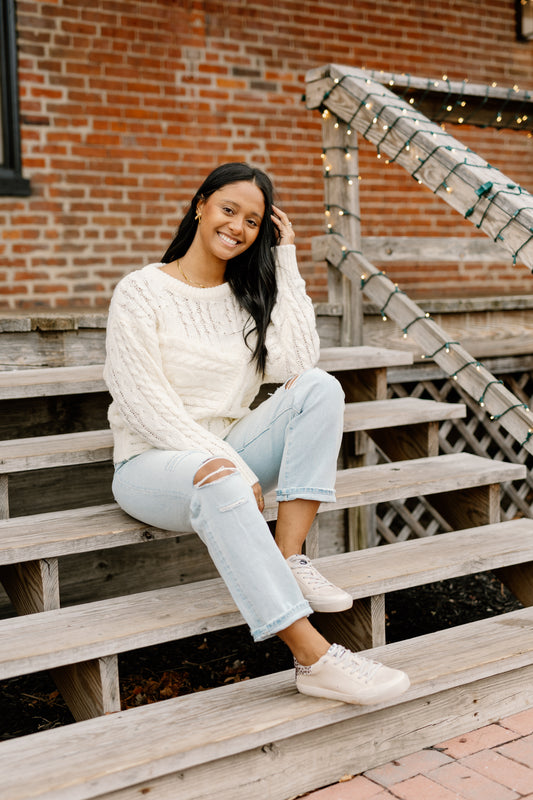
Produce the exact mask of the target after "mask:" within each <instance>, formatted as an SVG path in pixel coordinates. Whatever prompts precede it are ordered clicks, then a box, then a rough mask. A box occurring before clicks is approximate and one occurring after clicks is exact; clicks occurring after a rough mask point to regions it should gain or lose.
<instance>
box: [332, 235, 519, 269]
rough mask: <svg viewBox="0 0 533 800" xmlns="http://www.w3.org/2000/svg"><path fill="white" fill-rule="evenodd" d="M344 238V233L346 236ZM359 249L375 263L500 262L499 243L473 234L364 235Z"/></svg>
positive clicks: (505, 257) (505, 256)
mask: <svg viewBox="0 0 533 800" xmlns="http://www.w3.org/2000/svg"><path fill="white" fill-rule="evenodd" d="M346 238H347V237H346ZM362 251H363V255H364V256H365V258H368V260H369V261H372V262H373V263H374V264H379V265H380V266H386V265H387V264H415V263H422V264H455V263H459V264H471V263H474V264H486V265H491V264H492V265H493V264H502V263H505V262H508V261H509V260H510V256H509V255H508V254H507V253H504V252H502V249H501V247H498V245H497V244H495V243H494V242H491V241H490V240H489V239H485V238H481V237H480V236H476V237H473V238H470V237H467V236H363V238H362Z"/></svg>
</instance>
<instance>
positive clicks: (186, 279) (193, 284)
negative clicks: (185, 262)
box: [176, 258, 209, 289]
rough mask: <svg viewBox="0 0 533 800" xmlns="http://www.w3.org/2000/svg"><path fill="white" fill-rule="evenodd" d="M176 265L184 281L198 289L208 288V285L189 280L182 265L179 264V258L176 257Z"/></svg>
mask: <svg viewBox="0 0 533 800" xmlns="http://www.w3.org/2000/svg"><path fill="white" fill-rule="evenodd" d="M176 266H177V267H178V270H179V272H181V274H182V276H183V277H184V278H185V281H186V282H187V283H188V284H189V285H190V286H196V287H197V288H198V289H208V288H209V287H208V286H204V285H203V284H202V283H194V282H193V281H191V279H190V278H189V276H188V275H186V274H185V272H184V271H183V267H182V266H181V264H180V260H179V258H177V259H176Z"/></svg>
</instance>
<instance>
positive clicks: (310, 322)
mask: <svg viewBox="0 0 533 800" xmlns="http://www.w3.org/2000/svg"><path fill="white" fill-rule="evenodd" d="M272 196H273V190H272V184H271V182H270V179H269V178H268V177H267V175H265V173H263V172H262V171H260V170H258V169H254V168H252V167H250V166H248V165H247V164H240V163H230V164H224V165H222V166H220V167H218V168H217V169H215V170H214V171H213V172H212V173H211V174H210V175H209V176H208V177H207V178H206V180H205V181H204V183H203V184H202V186H201V187H200V188H199V190H198V192H197V193H196V194H195V196H194V197H193V199H192V202H191V205H190V208H189V211H188V212H187V214H186V215H185V217H184V219H183V221H182V223H181V225H180V227H179V230H178V233H177V235H176V237H175V239H174V241H173V242H172V244H171V245H170V247H169V248H168V250H167V252H166V253H165V255H164V256H163V259H162V261H161V262H160V263H156V264H149V265H148V266H146V267H144V268H143V269H140V270H137V271H134V272H132V273H130V274H129V275H127V276H126V277H125V278H123V279H122V280H121V281H120V283H119V284H118V286H117V287H116V289H115V292H114V295H113V299H112V302H111V307H110V311H109V320H108V332H107V359H106V365H105V379H106V382H107V385H108V387H109V390H110V392H111V395H112V398H113V402H112V404H111V406H110V409H109V420H110V424H111V428H112V430H113V435H114V444H115V456H114V460H115V464H116V470H115V477H114V481H113V492H114V495H115V498H116V500H117V502H118V503H119V505H120V506H121V507H122V508H123V509H124V510H125V511H127V512H128V513H129V514H131V515H132V516H133V517H136V518H137V519H140V520H142V521H143V522H146V523H147V524H150V525H156V526H158V527H161V528H164V529H166V530H173V531H195V532H196V533H197V534H198V535H199V536H200V538H201V539H202V541H203V542H204V543H205V544H206V546H207V548H208V550H209V553H210V556H211V558H212V559H213V562H214V563H215V565H216V567H217V569H218V571H219V573H220V575H221V576H222V578H223V579H224V581H225V583H226V585H227V587H228V589H229V591H230V592H231V594H232V597H233V598H234V600H235V603H236V605H237V607H238V608H239V610H240V611H241V613H242V615H243V617H244V619H245V621H246V622H247V623H248V625H249V627H250V630H251V633H252V636H253V637H254V639H255V640H256V641H260V640H262V639H265V638H267V637H270V636H272V635H274V634H277V635H278V636H279V637H280V638H281V639H282V640H283V641H284V642H285V643H286V644H287V645H288V646H289V648H290V650H291V651H292V653H293V655H294V658H295V664H296V686H297V688H298V689H299V691H301V692H304V693H306V694H311V695H316V696H322V697H330V698H335V699H340V700H344V701H346V702H349V703H374V702H381V701H384V700H387V699H389V698H391V697H394V696H396V695H397V694H400V693H401V692H403V691H405V689H406V688H407V687H408V685H409V680H408V678H407V675H405V673H403V672H401V671H399V670H394V669H390V668H388V667H385V666H383V665H381V664H379V663H377V662H373V661H369V660H368V659H364V658H362V657H360V656H358V655H356V654H355V653H351V652H350V651H348V650H345V649H344V648H342V647H341V646H339V645H335V644H334V645H330V643H329V642H328V641H326V639H324V637H323V636H322V635H321V634H320V633H319V632H318V631H317V630H316V629H315V628H314V627H313V626H312V625H311V623H310V622H309V620H308V616H309V615H310V614H311V613H312V611H313V610H315V611H341V610H344V609H346V608H349V607H350V606H351V605H352V598H351V596H350V595H349V594H347V593H346V592H344V591H343V590H341V589H339V588H338V587H336V586H334V585H333V584H331V583H330V582H329V581H327V580H326V579H325V578H324V577H323V576H322V575H320V573H319V572H318V571H317V570H316V569H315V568H314V567H313V565H312V564H311V562H310V561H309V559H308V558H307V557H306V556H303V555H302V545H303V542H304V540H305V537H306V535H307V533H308V532H309V529H310V526H311V524H312V522H313V519H314V517H315V514H316V512H317V509H318V506H319V505H320V503H321V502H322V501H326V502H327V501H332V500H334V499H335V491H334V485H335V473H336V464H337V455H338V450H339V445H340V441H341V436H342V419H343V402H344V396H343V393H342V390H341V388H340V385H339V384H338V382H337V381H336V380H335V379H334V378H333V377H332V376H330V375H328V374H327V373H325V372H323V371H322V370H319V369H317V368H316V366H315V365H316V363H317V360H318V355H319V340H318V335H317V332H316V328H315V316H314V310H313V306H312V303H311V301H310V299H309V298H308V297H307V295H306V293H305V284H304V281H303V280H302V278H301V277H300V274H299V272H298V267H297V263H296V257H295V249H294V245H293V242H294V233H293V230H292V226H291V223H290V222H289V220H288V218H287V215H286V214H285V213H284V212H283V211H282V210H281V209H280V208H278V207H277V206H275V205H273V202H272ZM263 382H267V383H278V384H281V386H280V388H279V389H277V391H276V392H275V393H274V394H273V395H271V396H270V397H269V398H268V399H267V400H265V401H264V402H263V403H261V404H260V405H259V406H258V407H257V408H255V409H253V410H250V405H251V404H252V401H253V400H254V398H255V396H256V395H257V392H258V390H259V388H260V386H261V384H262V383H263ZM274 487H275V488H276V491H277V500H278V502H279V508H278V518H277V523H276V530H275V538H274V537H273V536H272V534H271V532H270V529H269V527H268V526H267V524H266V522H265V520H264V518H263V515H262V513H261V512H262V511H263V509H264V500H263V492H264V491H267V490H269V489H272V488H274Z"/></svg>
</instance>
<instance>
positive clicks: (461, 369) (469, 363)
mask: <svg viewBox="0 0 533 800" xmlns="http://www.w3.org/2000/svg"><path fill="white" fill-rule="evenodd" d="M470 366H475V368H476V369H477V370H478V371H479V370H480V369H481V367H482V366H483V365H482V364H481V362H479V361H467V362H466V363H465V364H463V365H462V366H461V367H459V369H456V370H455V372H454V373H453V374H452V375H450V378H453V380H454V381H456V380H457V376H458V375H459V373H460V372H462V371H463V370H464V369H466V368H467V367H470Z"/></svg>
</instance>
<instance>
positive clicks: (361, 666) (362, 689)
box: [294, 644, 410, 706]
mask: <svg viewBox="0 0 533 800" xmlns="http://www.w3.org/2000/svg"><path fill="white" fill-rule="evenodd" d="M294 665H295V667H296V688H297V689H298V691H299V692H301V693H302V694H309V695H312V696H313V697H327V698H328V699H330V700H342V701H343V702H344V703H358V704H360V705H365V706H366V705H373V704H374V703H383V702H385V701H386V700H391V699H392V698H394V697H397V696H398V695H400V694H402V693H403V692H405V691H406V689H408V688H409V686H410V682H409V678H408V677H407V675H406V673H405V672H402V671H401V670H399V669H391V668H390V667H386V666H384V665H383V664H380V663H379V662H378V661H371V660H370V659H368V658H364V657H363V656H360V655H357V653H352V651H351V650H346V649H345V648H344V647H342V645H340V644H332V645H331V646H330V648H329V650H328V651H327V653H325V655H323V656H322V658H320V659H319V660H318V661H317V662H316V663H315V664H311V666H310V667H304V666H303V665H302V664H299V663H298V662H297V661H296V659H295V661H294Z"/></svg>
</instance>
